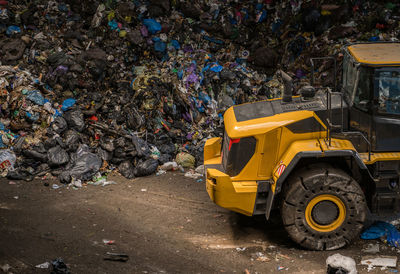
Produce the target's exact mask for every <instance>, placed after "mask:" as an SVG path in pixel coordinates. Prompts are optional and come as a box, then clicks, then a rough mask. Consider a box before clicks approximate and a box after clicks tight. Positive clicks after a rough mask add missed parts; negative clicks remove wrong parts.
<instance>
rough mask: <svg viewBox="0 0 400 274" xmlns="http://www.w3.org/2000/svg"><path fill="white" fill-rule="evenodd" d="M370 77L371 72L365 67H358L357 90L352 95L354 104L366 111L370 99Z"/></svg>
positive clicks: (371, 75)
mask: <svg viewBox="0 0 400 274" xmlns="http://www.w3.org/2000/svg"><path fill="white" fill-rule="evenodd" d="M372 77H373V72H372V70H371V69H369V68H366V67H360V74H359V79H358V85H357V90H356V92H355V96H354V106H355V107H357V108H358V109H360V110H364V111H368V109H369V107H370V102H371V101H372V94H373V93H372V89H371V87H372V80H371V79H372Z"/></svg>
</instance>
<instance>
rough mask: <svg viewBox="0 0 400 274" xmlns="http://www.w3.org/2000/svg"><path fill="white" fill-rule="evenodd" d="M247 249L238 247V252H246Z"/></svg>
mask: <svg viewBox="0 0 400 274" xmlns="http://www.w3.org/2000/svg"><path fill="white" fill-rule="evenodd" d="M245 250H246V247H236V251H239V252H240V251H245Z"/></svg>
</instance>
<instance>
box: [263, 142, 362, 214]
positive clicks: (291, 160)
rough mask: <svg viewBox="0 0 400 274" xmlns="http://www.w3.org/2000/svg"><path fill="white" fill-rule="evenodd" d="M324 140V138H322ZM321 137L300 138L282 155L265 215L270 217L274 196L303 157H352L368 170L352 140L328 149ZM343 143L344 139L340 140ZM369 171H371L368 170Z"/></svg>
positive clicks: (276, 167) (360, 166)
mask: <svg viewBox="0 0 400 274" xmlns="http://www.w3.org/2000/svg"><path fill="white" fill-rule="evenodd" d="M322 141H324V140H322ZM320 142H321V140H320V139H312V140H300V141H296V142H293V143H292V144H291V145H290V146H289V147H288V149H287V150H286V152H285V153H284V154H283V155H282V157H281V159H280V160H279V161H278V163H277V165H276V166H275V168H274V169H273V177H272V178H273V180H271V191H269V193H268V198H267V204H266V212H265V216H266V217H267V219H268V218H269V214H270V211H271V209H272V205H273V201H274V197H275V196H276V194H278V193H279V192H280V191H281V189H282V184H283V182H284V181H285V180H286V179H287V177H288V176H289V175H290V174H291V172H292V171H293V170H294V169H295V167H296V165H297V164H298V162H299V161H300V160H301V159H303V158H326V157H349V156H350V157H352V158H353V159H354V160H355V162H356V163H357V165H358V166H359V168H360V169H364V170H367V171H368V169H367V167H366V165H365V164H364V162H363V161H362V159H361V158H360V155H359V154H358V153H357V151H356V150H355V149H354V147H353V146H352V144H351V143H350V142H348V144H347V143H345V144H344V145H342V146H341V147H334V148H331V149H329V150H328V149H326V146H324V145H323V144H321V143H320ZM340 142H341V143H342V144H343V140H340ZM368 173H369V172H368Z"/></svg>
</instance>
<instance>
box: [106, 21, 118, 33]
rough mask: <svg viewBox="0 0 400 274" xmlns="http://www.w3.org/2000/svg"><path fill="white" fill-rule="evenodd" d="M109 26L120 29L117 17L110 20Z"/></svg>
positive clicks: (112, 28)
mask: <svg viewBox="0 0 400 274" xmlns="http://www.w3.org/2000/svg"><path fill="white" fill-rule="evenodd" d="M108 26H109V27H110V29H111V30H117V31H119V28H118V23H117V21H115V19H113V20H111V21H110V22H108Z"/></svg>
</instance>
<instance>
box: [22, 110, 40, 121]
mask: <svg viewBox="0 0 400 274" xmlns="http://www.w3.org/2000/svg"><path fill="white" fill-rule="evenodd" d="M25 114H26V117H27V118H28V119H29V120H31V121H33V122H35V121H37V120H39V117H40V115H39V113H36V112H34V113H30V112H26V113H25Z"/></svg>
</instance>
